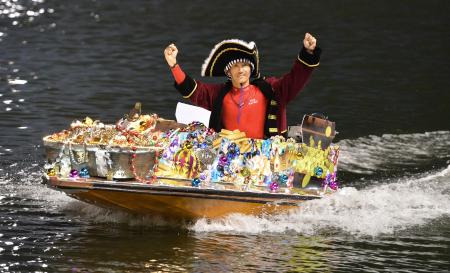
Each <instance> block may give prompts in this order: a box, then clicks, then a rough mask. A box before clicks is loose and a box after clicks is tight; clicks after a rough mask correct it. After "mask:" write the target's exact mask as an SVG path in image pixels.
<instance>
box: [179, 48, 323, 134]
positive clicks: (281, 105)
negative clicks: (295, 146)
mask: <svg viewBox="0 0 450 273" xmlns="http://www.w3.org/2000/svg"><path fill="white" fill-rule="evenodd" d="M320 53H321V50H320V48H316V49H315V50H314V54H309V53H307V52H306V50H305V49H304V48H303V49H302V50H301V51H300V53H299V55H298V57H297V59H296V60H295V63H294V65H293V66H292V68H291V71H290V72H288V73H287V74H285V75H284V76H282V77H279V78H277V77H268V78H263V79H264V81H265V82H267V83H268V84H269V85H270V87H271V88H270V87H269V88H264V87H265V85H264V84H261V79H257V80H255V81H252V84H255V85H256V86H258V88H259V89H260V90H261V91H262V92H263V93H264V94H265V96H266V97H268V96H269V97H268V104H269V105H268V107H267V115H266V116H267V118H266V123H268V122H270V120H269V119H270V117H271V116H273V115H271V113H270V111H274V114H275V115H276V125H275V126H276V130H275V129H270V125H268V126H267V129H268V133H267V134H266V136H270V135H272V134H270V135H269V131H270V133H275V134H285V133H286V132H287V121H286V106H287V104H288V103H289V102H290V101H291V100H293V99H294V98H295V97H296V96H297V94H298V93H299V92H300V91H301V90H302V89H303V87H304V86H305V85H306V83H307V82H308V80H309V78H310V77H311V73H312V71H313V70H314V68H315V67H317V66H318V65H319V60H320ZM258 82H259V84H258ZM175 87H176V89H177V90H178V91H179V92H180V93H181V94H182V95H183V97H184V98H187V99H189V100H190V101H191V102H192V103H193V104H195V105H197V106H200V107H203V108H205V109H207V110H210V111H212V114H211V120H210V124H209V127H210V128H214V129H215V130H216V131H220V129H221V125H220V124H216V123H217V122H219V123H220V120H217V119H218V117H220V112H221V103H222V101H223V97H224V96H225V94H226V93H227V92H228V91H230V90H231V85H230V82H227V83H222V84H209V83H204V82H201V81H197V80H193V79H192V78H191V77H189V76H188V75H186V78H185V80H184V81H183V82H182V83H180V84H177V83H176V82H175ZM267 87H268V85H267ZM263 89H271V90H263ZM269 93H273V94H272V95H270V94H269ZM273 100H275V101H276V103H274V102H273ZM271 104H272V106H274V104H276V106H274V107H270V106H271ZM275 131H276V132H275Z"/></svg>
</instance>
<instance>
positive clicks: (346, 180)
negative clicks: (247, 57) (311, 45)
mask: <svg viewBox="0 0 450 273" xmlns="http://www.w3.org/2000/svg"><path fill="white" fill-rule="evenodd" d="M449 11H450V4H449V2H448V1H437V0H436V1H435V0H429V1H415V0H412V1H395V2H393V1H384V0H383V1H367V0H363V1H350V0H346V1H264V3H263V2H262V1H254V0H251V1H246V2H241V1H227V2H221V1H195V0H194V1H178V0H177V1H170V2H169V1H143V0H129V1H118V0H108V1H106V0H90V1H88V0H86V1H56V0H34V1H32V0H28V1H26V0H1V1H0V272H157V271H159V272H383V271H385V272H448V271H449V269H450V148H449V147H450V123H449V120H450V93H449V90H450V77H449V75H450V54H449V48H450V41H449V40H450V35H449V34H450V33H449V27H448V26H449V25H450V24H449V21H450V20H449V18H450V17H449V16H448V12H449ZM305 32H311V33H312V34H313V35H315V36H316V37H317V39H318V43H319V45H320V46H321V47H322V49H323V55H322V59H321V65H320V67H319V68H318V69H317V71H315V72H314V75H313V77H312V79H311V81H310V83H309V84H308V86H307V87H306V88H305V90H304V91H303V92H302V93H301V94H300V95H299V96H298V97H297V98H296V99H295V100H294V101H293V102H291V104H290V105H289V107H288V113H289V114H288V121H289V123H290V124H295V123H298V122H299V121H300V120H301V117H302V116H303V115H304V114H306V113H311V112H322V113H326V115H328V116H329V118H330V119H332V120H334V121H335V122H336V126H337V130H338V131H339V134H338V136H337V138H336V142H337V143H338V144H339V145H340V146H341V149H342V152H341V159H340V166H339V169H340V173H339V179H340V181H341V184H342V186H343V188H342V189H341V191H340V192H338V193H337V194H335V195H333V196H331V197H328V198H324V199H322V200H316V201H311V202H308V203H305V205H304V206H302V207H299V208H298V209H296V210H293V211H292V212H291V213H289V214H283V215H277V216H271V217H250V216H242V215H231V216H229V217H226V218H224V219H220V220H216V221H206V220H199V221H197V222H195V223H190V224H184V225H183V224H177V223H170V222H164V221H162V220H160V219H155V218H152V217H138V216H132V215H128V214H126V213H122V212H116V211H107V210H104V209H99V208H96V207H94V206H91V205H88V204H84V203H81V202H79V201H76V200H73V199H71V198H69V197H67V196H66V195H64V194H63V193H60V192H57V191H54V190H51V189H48V188H46V187H45V186H44V185H42V184H41V172H42V168H43V164H44V161H45V158H44V152H43V148H42V143H41V139H42V137H43V136H45V135H47V134H50V133H53V132H56V131H59V130H62V129H64V128H66V127H68V125H69V124H70V122H72V121H73V120H75V119H83V118H84V117H85V116H90V117H92V118H94V119H100V120H102V121H103V122H107V123H112V122H114V121H116V120H117V119H119V118H120V117H121V116H122V114H124V113H126V112H128V110H129V109H130V108H131V107H132V106H133V105H134V103H135V102H136V101H141V102H142V104H143V110H144V112H146V113H158V114H159V115H160V116H162V117H165V118H169V119H173V118H174V109H175V105H176V103H177V102H178V101H181V100H182V98H181V96H180V95H179V94H178V93H177V92H176V91H175V90H174V88H173V86H172V78H171V75H170V72H169V70H168V68H167V64H166V63H165V60H164V58H163V55H162V51H163V49H164V47H165V46H166V45H167V44H169V43H171V42H174V43H176V44H177V46H178V48H179V50H180V52H179V58H178V60H179V63H180V64H181V65H182V67H183V69H184V70H185V71H187V72H188V73H189V74H191V75H192V76H193V77H194V78H200V67H201V64H202V63H203V60H204V59H205V58H206V56H207V55H208V54H209V51H210V50H211V48H212V47H213V45H214V44H215V43H216V42H218V41H220V40H222V39H228V38H240V39H243V40H246V41H250V40H253V41H255V42H256V44H257V45H258V48H259V51H260V54H261V70H262V73H263V74H264V75H282V74H283V73H285V72H286V71H288V69H289V68H290V66H291V64H292V62H293V60H294V58H295V57H296V54H297V52H298V50H299V48H300V45H301V41H302V37H303V35H304V33H305ZM217 80H219V81H220V80H221V79H213V81H217ZM206 81H211V80H209V79H208V80H206Z"/></svg>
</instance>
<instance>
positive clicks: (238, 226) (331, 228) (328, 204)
mask: <svg viewBox="0 0 450 273" xmlns="http://www.w3.org/2000/svg"><path fill="white" fill-rule="evenodd" d="M449 180H450V166H449V167H447V168H446V169H444V170H442V171H440V172H436V173H430V174H427V175H425V176H423V177H415V178H414V177H404V178H402V179H399V180H397V181H394V182H389V183H387V184H383V185H381V186H377V187H373V188H367V189H363V190H356V189H355V188H343V189H342V190H340V191H339V192H338V193H336V194H334V195H332V196H329V197H327V198H323V199H321V200H315V201H308V202H305V203H304V204H302V205H301V206H300V207H299V208H298V209H295V210H293V211H291V212H290V213H287V214H282V215H277V216H266V217H255V216H245V215H239V214H235V215H230V216H228V217H225V218H222V219H220V220H213V221H208V220H206V219H202V220H199V221H197V222H196V223H195V224H194V225H193V226H192V227H191V229H192V230H193V231H195V232H233V233H249V234H258V233H267V232H268V233H284V232H295V233H299V234H303V235H316V234H323V233H329V232H336V231H337V232H339V231H340V232H345V233H349V234H352V235H356V236H377V235H380V234H392V233H394V232H397V231H401V230H404V229H408V228H411V227H414V226H420V225H424V224H426V223H427V222H429V221H430V220H432V219H436V218H439V217H442V216H449V215H450V202H448V200H449V197H450V194H449V190H450V184H449V183H448V182H449Z"/></svg>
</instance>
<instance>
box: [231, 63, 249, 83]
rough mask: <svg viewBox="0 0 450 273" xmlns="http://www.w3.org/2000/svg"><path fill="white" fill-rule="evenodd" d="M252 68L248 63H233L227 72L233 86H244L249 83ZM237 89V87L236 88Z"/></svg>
mask: <svg viewBox="0 0 450 273" xmlns="http://www.w3.org/2000/svg"><path fill="white" fill-rule="evenodd" d="M251 72H252V68H251V66H250V65H249V64H248V63H235V64H234V65H233V66H231V68H230V70H229V71H228V73H229V75H230V77H231V81H232V82H233V85H235V86H236V85H238V86H239V85H242V86H246V85H248V84H249V82H250V74H251ZM236 87H237V86H236Z"/></svg>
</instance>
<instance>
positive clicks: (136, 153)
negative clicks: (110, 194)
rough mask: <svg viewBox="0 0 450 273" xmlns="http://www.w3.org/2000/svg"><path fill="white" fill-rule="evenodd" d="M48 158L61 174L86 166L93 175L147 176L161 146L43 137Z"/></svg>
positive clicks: (115, 177)
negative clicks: (68, 142) (128, 145)
mask: <svg viewBox="0 0 450 273" xmlns="http://www.w3.org/2000/svg"><path fill="white" fill-rule="evenodd" d="M43 142H44V147H45V152H46V155H47V161H48V163H49V164H54V163H55V162H57V163H58V164H56V165H57V166H58V170H57V171H58V173H60V174H62V175H64V174H65V175H67V174H68V172H69V171H70V170H71V169H76V170H81V169H82V168H87V169H88V172H89V175H90V176H95V177H106V178H108V179H113V178H114V179H132V178H134V177H135V176H136V175H138V176H139V177H145V176H146V175H148V174H149V173H151V171H152V170H153V166H154V164H155V161H156V158H157V156H158V154H159V152H161V151H162V148H159V147H137V148H135V149H134V150H133V149H132V148H131V147H119V146H116V147H104V145H85V144H65V143H63V142H59V141H52V140H50V136H46V137H44V139H43Z"/></svg>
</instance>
